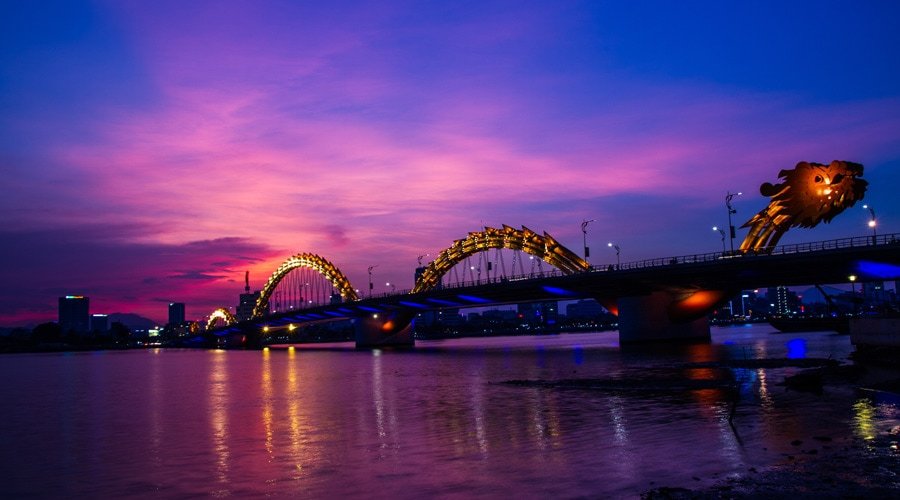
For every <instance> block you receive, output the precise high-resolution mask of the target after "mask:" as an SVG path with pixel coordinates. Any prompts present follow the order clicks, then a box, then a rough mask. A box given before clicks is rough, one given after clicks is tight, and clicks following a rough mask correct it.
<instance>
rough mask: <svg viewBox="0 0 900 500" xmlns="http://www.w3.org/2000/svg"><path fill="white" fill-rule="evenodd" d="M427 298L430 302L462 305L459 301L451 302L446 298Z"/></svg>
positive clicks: (454, 305)
mask: <svg viewBox="0 0 900 500" xmlns="http://www.w3.org/2000/svg"><path fill="white" fill-rule="evenodd" d="M425 300H427V301H428V302H433V303H435V304H440V305H442V306H453V307H460V306H461V305H462V304H460V303H458V302H451V301H449V300H444V299H425Z"/></svg>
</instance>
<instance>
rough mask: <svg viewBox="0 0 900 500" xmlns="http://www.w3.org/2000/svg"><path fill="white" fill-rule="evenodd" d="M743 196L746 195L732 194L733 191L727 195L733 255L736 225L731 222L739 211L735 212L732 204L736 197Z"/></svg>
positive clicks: (726, 205)
mask: <svg viewBox="0 0 900 500" xmlns="http://www.w3.org/2000/svg"><path fill="white" fill-rule="evenodd" d="M742 194H744V193H741V192H737V193H732V192H731V191H728V194H726V195H725V207H726V208H728V231H729V235H730V236H731V253H734V236H735V231H734V224H733V223H732V222H731V216H732V215H734V214H736V213H737V210H735V209H734V206H732V204H731V200H733V199H734V197H735V196H740V195H742Z"/></svg>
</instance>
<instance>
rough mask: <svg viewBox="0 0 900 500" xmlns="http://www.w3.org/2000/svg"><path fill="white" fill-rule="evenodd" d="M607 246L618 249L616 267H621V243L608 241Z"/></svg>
mask: <svg viewBox="0 0 900 500" xmlns="http://www.w3.org/2000/svg"><path fill="white" fill-rule="evenodd" d="M606 246H608V247H610V248H615V249H616V269H619V267H620V266H621V261H619V251H620V248H619V245H618V244H617V243H612V242H610V243H607V244H606Z"/></svg>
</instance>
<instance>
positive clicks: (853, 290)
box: [847, 274, 856, 314]
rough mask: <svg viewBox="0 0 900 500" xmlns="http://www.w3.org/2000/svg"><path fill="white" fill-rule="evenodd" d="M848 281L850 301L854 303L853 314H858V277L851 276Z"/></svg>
mask: <svg viewBox="0 0 900 500" xmlns="http://www.w3.org/2000/svg"><path fill="white" fill-rule="evenodd" d="M847 279H848V280H850V290H851V294H850V297H851V299H850V300H851V301H852V302H853V314H856V275H855V274H851V275H850V276H847Z"/></svg>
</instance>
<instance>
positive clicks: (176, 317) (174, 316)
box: [169, 302, 184, 326]
mask: <svg viewBox="0 0 900 500" xmlns="http://www.w3.org/2000/svg"><path fill="white" fill-rule="evenodd" d="M183 323H184V302H171V303H170V304H169V324H170V325H172V326H178V325H181V324H183Z"/></svg>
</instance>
